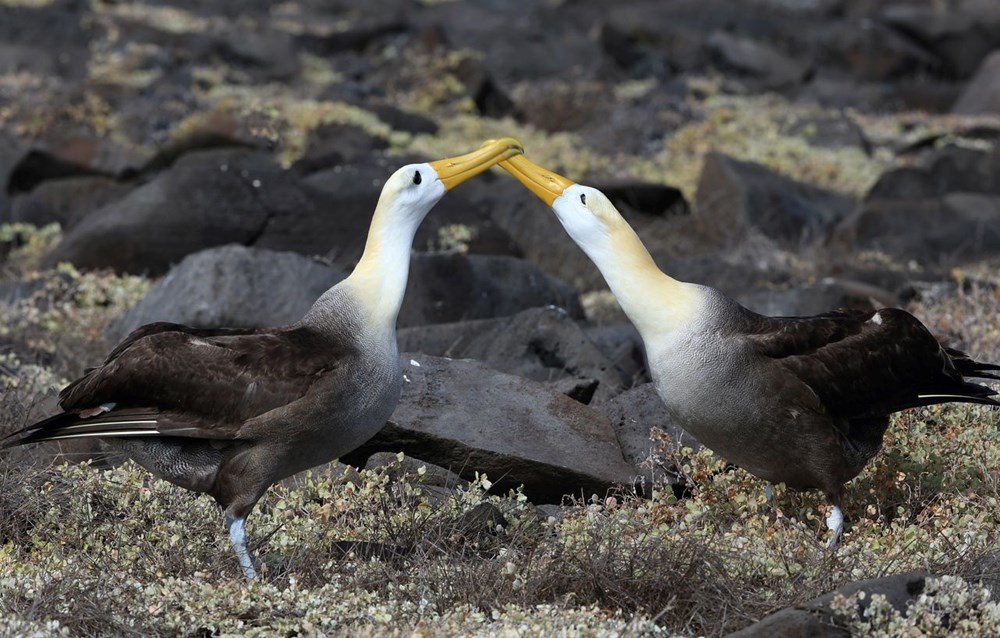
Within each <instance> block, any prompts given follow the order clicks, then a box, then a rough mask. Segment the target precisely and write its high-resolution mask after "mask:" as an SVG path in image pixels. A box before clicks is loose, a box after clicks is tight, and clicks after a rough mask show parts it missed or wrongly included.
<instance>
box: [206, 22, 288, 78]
mask: <svg viewBox="0 0 1000 638" xmlns="http://www.w3.org/2000/svg"><path fill="white" fill-rule="evenodd" d="M219 40H220V46H219V49H220V52H221V53H222V57H223V58H225V59H227V60H228V61H229V62H237V63H240V64H242V65H244V66H246V67H249V70H250V71H251V73H252V75H254V76H255V77H256V78H257V79H258V80H261V81H269V80H288V79H290V78H292V77H294V76H295V75H296V74H298V72H299V67H300V64H299V56H298V52H297V51H296V48H295V40H294V39H293V38H292V36H291V35H289V34H287V33H284V32H282V31H278V30H273V29H263V30H259V31H247V30H244V29H239V28H230V29H227V30H226V31H225V32H224V34H223V35H221V37H220V39H219Z"/></svg>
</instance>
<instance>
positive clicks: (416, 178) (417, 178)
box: [413, 171, 421, 184]
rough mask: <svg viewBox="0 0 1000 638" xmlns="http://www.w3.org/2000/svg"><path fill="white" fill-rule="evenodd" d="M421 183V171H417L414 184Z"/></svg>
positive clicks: (414, 175)
mask: <svg viewBox="0 0 1000 638" xmlns="http://www.w3.org/2000/svg"><path fill="white" fill-rule="evenodd" d="M420 181H421V178H420V171H417V172H416V173H414V174H413V183H414V184H419V183H420Z"/></svg>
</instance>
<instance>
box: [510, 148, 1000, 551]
mask: <svg viewBox="0 0 1000 638" xmlns="http://www.w3.org/2000/svg"><path fill="white" fill-rule="evenodd" d="M501 166H503V167H504V168H505V169H507V170H508V171H509V172H510V173H511V174H512V175H514V177H516V178H517V179H518V180H519V181H521V182H522V183H523V184H524V185H525V186H526V187H527V188H529V189H530V190H531V191H532V192H534V193H535V194H536V195H537V196H538V197H539V198H541V199H542V200H543V201H545V202H546V203H547V204H548V205H549V206H551V207H552V209H553V211H554V212H555V213H556V216H557V217H558V218H559V221H560V222H561V223H562V225H563V227H564V228H565V229H566V231H567V232H568V233H569V235H570V237H572V238H573V240H574V241H575V242H576V243H577V244H578V245H579V246H580V248H582V249H583V251H584V252H585V253H586V254H587V255H588V256H589V257H590V259H591V260H592V261H593V262H594V264H595V265H596V266H597V267H598V268H599V269H600V271H601V274H602V275H603V276H604V278H605V280H606V281H607V283H608V285H609V287H610V288H611V291H612V292H613V293H614V295H615V297H616V298H617V300H618V303H619V304H620V305H621V307H622V309H623V310H624V311H625V313H626V314H627V315H628V317H629V319H630V320H631V321H632V322H633V323H634V324H635V326H636V328H637V329H638V331H639V333H640V335H641V337H642V340H643V343H644V344H645V348H646V356H647V360H648V362H649V368H650V373H651V376H652V378H653V382H654V383H655V386H656V390H657V393H658V394H659V396H660V398H661V399H662V400H663V402H664V404H665V406H666V410H667V412H668V414H669V415H670V416H671V418H672V419H673V420H674V422H676V423H677V424H678V425H680V426H681V427H683V428H684V429H685V430H686V431H687V432H689V433H690V434H691V435H693V436H694V437H695V438H697V439H698V440H699V441H700V442H701V443H703V444H704V445H705V446H706V447H708V448H710V449H712V450H714V451H715V452H717V453H718V454H720V455H722V456H723V457H725V458H726V459H728V460H729V461H732V462H733V463H736V464H737V465H739V466H741V467H743V468H744V469H746V470H747V471H749V472H750V473H751V474H754V475H755V476H758V477H760V478H763V479H765V480H767V481H771V482H782V483H785V484H787V485H788V486H789V487H792V488H797V489H809V488H816V489H821V490H823V492H825V494H826V495H827V497H828V498H829V499H830V501H831V503H832V504H833V509H832V511H831V514H830V516H829V517H828V518H827V526H828V527H829V528H830V529H831V530H832V531H833V537H832V539H831V540H830V544H831V545H834V544H836V542H837V539H838V538H839V536H840V533H841V530H842V525H843V513H842V511H841V509H840V508H841V500H842V495H843V484H844V483H846V482H847V481H849V480H851V479H852V478H854V477H855V476H857V475H858V473H860V472H861V470H862V469H863V468H864V466H865V464H866V463H868V461H869V460H871V458H872V457H873V456H875V454H876V453H877V452H878V451H879V449H880V448H881V445H882V436H883V434H884V433H885V430H886V428H887V427H888V425H889V415H890V414H891V413H893V412H897V411H900V410H903V409H906V408H912V407H917V406H924V405H931V404H935V403H946V402H952V401H954V402H967V403H980V404H986V405H992V406H1000V403H998V402H997V401H995V400H994V399H991V398H990V397H991V396H993V395H995V394H996V392H995V391H994V390H992V389H991V388H989V387H986V386H983V385H978V384H976V383H971V382H969V381H967V380H966V377H979V378H987V379H1000V376H998V375H997V373H996V372H990V371H996V370H1000V366H997V365H991V364H984V363H980V362H977V361H974V360H972V359H970V358H969V357H968V356H966V355H965V354H964V353H961V352H958V351H957V350H952V349H950V348H946V347H944V346H942V345H941V343H939V342H938V340H937V339H936V338H935V337H934V336H933V335H932V334H931V333H930V332H929V331H928V330H927V328H926V327H924V325H923V324H921V323H920V321H918V320H917V319H916V318H915V317H913V315H911V314H909V313H907V312H905V311H903V310H899V309H895V308H884V309H881V310H877V311H875V312H863V311H854V310H839V311H834V312H828V313H825V314H822V315H818V316H814V317H767V316H763V315H759V314H757V313H755V312H752V311H751V310H749V309H747V308H744V307H743V306H741V305H740V304H738V303H737V302H735V301H734V300H732V299H730V298H729V297H727V296H726V295H724V294H723V293H721V292H719V291H718V290H715V289H714V288H710V287H707V286H701V285H696V284H691V283H685V282H681V281H678V280H676V279H673V278H671V277H669V276H667V275H666V274H664V273H663V272H661V271H660V269H659V268H658V267H657V266H656V264H655V263H654V261H653V259H652V257H651V256H650V255H649V252H648V251H647V250H646V248H645V247H644V246H643V244H642V242H641V241H640V240H639V237H638V236H637V235H636V234H635V232H634V231H633V230H632V228H631V227H630V226H629V225H628V223H627V222H626V221H625V220H624V219H623V218H622V216H621V215H620V214H619V212H618V211H617V210H616V209H615V207H614V206H613V205H612V204H611V202H610V201H609V200H608V198H607V197H605V196H604V195H603V194H602V193H601V192H600V191H598V190H596V189H593V188H589V187H586V186H581V185H578V184H574V183H573V182H571V181H569V180H567V179H565V178H563V177H560V176H559V175H556V174H554V173H552V172H550V171H547V170H545V169H543V168H541V167H539V166H537V165H535V164H533V163H531V162H530V161H528V160H527V159H525V158H523V157H514V158H511V159H510V160H508V161H505V162H501Z"/></svg>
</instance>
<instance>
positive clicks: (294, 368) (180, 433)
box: [4, 138, 521, 579]
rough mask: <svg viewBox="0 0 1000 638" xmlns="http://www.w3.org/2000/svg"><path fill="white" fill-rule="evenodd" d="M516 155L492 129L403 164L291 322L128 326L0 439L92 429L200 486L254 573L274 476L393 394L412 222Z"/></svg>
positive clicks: (295, 467) (366, 431)
mask: <svg viewBox="0 0 1000 638" xmlns="http://www.w3.org/2000/svg"><path fill="white" fill-rule="evenodd" d="M519 152H521V147H520V143H519V142H517V141H516V140H513V139H510V138H505V139H501V140H496V141H491V142H490V143H488V144H485V145H484V146H483V147H482V148H481V149H480V150H478V151H476V152H474V153H469V154H468V155H463V156H460V157H454V158H450V159H445V160H440V161H437V162H431V163H429V164H411V165H408V166H404V167H402V168H400V169H399V170H398V171H396V172H395V173H394V174H393V175H392V176H391V177H390V178H389V179H388V180H387V181H386V183H385V186H384V188H383V189H382V194H381V196H380V197H379V200H378V205H377V207H376V208H375V213H374V216H373V217H372V223H371V228H370V230H369V231H368V240H367V243H366V245H365V249H364V253H363V255H362V257H361V259H360V261H359V262H358V265H357V266H356V267H355V269H354V271H353V272H352V273H351V275H350V276H349V277H347V278H346V279H344V280H343V281H342V282H340V283H338V284H337V285H336V286H334V287H333V288H331V289H329V290H327V291H326V292H325V293H324V294H323V295H322V296H321V297H320V298H319V299H318V300H317V301H316V303H315V304H314V305H313V306H312V308H311V309H310V310H309V311H308V312H307V313H306V315H305V316H304V317H303V318H302V320H301V321H299V322H298V323H296V324H293V325H291V326H287V327H283V328H273V329H261V330H233V329H198V328H190V327H187V326H182V325H178V324H171V323H154V324H150V325H147V326H143V327H141V328H138V329H137V330H135V331H134V332H132V334H130V335H129V336H128V337H126V338H125V340H124V341H122V342H121V343H120V344H118V346H117V347H116V348H115V349H114V350H112V352H111V354H110V355H108V358H107V360H106V361H105V362H104V363H103V364H102V365H101V366H99V367H96V368H92V369H90V370H88V371H87V372H86V373H85V374H84V376H83V377H81V378H80V379H77V380H76V381H74V382H73V383H71V384H70V385H68V386H66V388H64V389H63V390H62V392H60V394H59V405H60V407H61V408H62V409H63V412H61V413H60V414H57V415H55V416H53V417H50V418H48V419H45V420H43V421H40V422H38V423H35V424H34V425H30V426H28V427H26V428H24V429H23V430H20V431H18V432H15V433H14V434H12V435H10V436H9V437H7V440H6V441H4V447H7V446H12V445H23V444H26V443H35V442H39V441H56V440H61V439H71V438H82V437H104V438H108V439H109V440H111V441H114V442H115V443H116V445H117V447H118V448H119V449H121V450H122V451H123V452H124V453H126V454H127V455H128V456H130V457H131V458H132V459H133V460H135V461H136V462H137V463H139V464H140V465H141V466H143V467H144V468H146V469H147V470H149V471H150V472H152V473H153V474H155V475H156V476H159V477H161V478H163V479H165V480H167V481H170V482H171V483H174V484H176V485H180V486H181V487H184V488H187V489H189V490H194V491H196V492H206V493H208V494H210V495H211V496H212V497H213V498H215V500H216V501H217V502H218V503H219V505H220V506H221V507H222V508H223V510H224V512H225V524H226V527H227V529H228V531H229V537H230V540H231V541H232V545H233V548H234V549H235V550H236V555H237V557H238V558H239V562H240V567H242V569H243V573H244V574H245V575H246V577H247V578H250V579H253V578H255V577H256V575H257V561H256V560H255V558H254V557H253V556H252V555H251V553H250V551H249V549H248V548H247V539H246V529H245V520H246V517H247V515H248V514H249V513H250V511H251V510H252V509H253V506H254V505H255V504H256V503H257V501H258V500H259V499H260V497H261V496H263V494H264V492H265V491H267V489H268V487H270V486H271V485H272V484H273V483H275V482H277V481H280V480H281V479H283V478H286V477H288V476H291V475H292V474H295V473H296V472H300V471H302V470H305V469H307V468H310V467H313V466H316V465H319V464H321V463H326V462H328V461H330V460H332V459H335V458H337V457H339V456H341V455H343V454H345V453H347V452H350V451H351V450H353V449H354V448H356V447H357V446H359V445H361V444H362V443H364V442H365V441H367V440H368V439H369V438H371V437H372V436H373V435H374V434H375V433H376V432H377V431H378V430H379V429H381V428H382V426H383V425H384V424H385V422H386V419H388V418H389V416H390V415H391V413H392V411H393V410H394V409H395V407H396V404H397V403H398V402H399V397H400V392H401V389H402V369H401V367H400V363H399V351H398V345H397V342H396V316H397V314H398V313H399V308H400V305H401V304H402V301H403V291H404V290H405V288H406V279H407V274H408V270H409V265H410V251H411V246H412V243H413V237H414V234H415V233H416V231H417V227H418V226H419V225H420V223H421V221H423V219H424V217H425V216H426V215H427V213H428V212H429V211H430V210H431V208H432V207H433V206H434V205H435V204H436V203H437V202H438V201H439V200H440V199H441V197H442V196H443V195H444V194H445V192H446V191H448V190H449V189H451V188H452V187H454V186H456V185H458V184H460V183H461V182H463V181H465V180H467V179H469V178H470V177H473V176H474V175H477V174H479V173H481V172H482V171H484V170H486V169H487V168H489V167H490V166H492V165H493V164H495V163H496V162H497V161H499V160H502V159H504V158H507V157H510V156H511V155H513V154H515V153H519Z"/></svg>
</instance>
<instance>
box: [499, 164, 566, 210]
mask: <svg viewBox="0 0 1000 638" xmlns="http://www.w3.org/2000/svg"><path fill="white" fill-rule="evenodd" d="M500 166H502V167H503V168H504V169H505V170H506V171H507V172H508V173H510V174H511V175H513V176H514V177H516V178H517V180H518V181H519V182H521V183H522V184H524V187H525V188H527V189H528V190H529V191H531V192H532V193H534V194H535V195H537V196H538V198H539V199H541V200H542V201H543V202H545V203H546V204H547V205H549V206H552V202H554V201H556V198H557V197H559V196H560V195H562V194H563V191H564V190H566V189H567V188H569V187H570V186H572V185H573V184H574V182H572V181H570V180H568V179H566V178H565V177H563V176H562V175H559V174H558V173H553V172H552V171H550V170H546V169H544V168H542V167H541V166H539V165H538V164H535V163H534V162H532V161H530V160H529V159H527V158H526V157H524V156H523V155H517V156H513V157H510V158H506V159H504V160H503V161H501V162H500Z"/></svg>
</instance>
